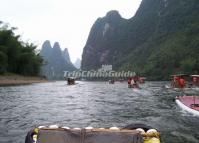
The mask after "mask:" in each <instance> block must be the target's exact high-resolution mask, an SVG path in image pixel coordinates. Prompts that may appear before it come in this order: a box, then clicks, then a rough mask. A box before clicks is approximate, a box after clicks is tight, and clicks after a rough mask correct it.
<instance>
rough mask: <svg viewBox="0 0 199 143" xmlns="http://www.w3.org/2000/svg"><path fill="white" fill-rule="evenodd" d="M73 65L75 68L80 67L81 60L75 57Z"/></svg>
mask: <svg viewBox="0 0 199 143" xmlns="http://www.w3.org/2000/svg"><path fill="white" fill-rule="evenodd" d="M74 66H75V67H76V68H77V69H80V67H81V60H80V59H79V58H77V59H76V61H75V63H74Z"/></svg>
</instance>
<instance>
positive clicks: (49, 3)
mask: <svg viewBox="0 0 199 143" xmlns="http://www.w3.org/2000/svg"><path fill="white" fill-rule="evenodd" d="M140 2H141V0H0V4H1V5H0V20H1V21H4V22H8V23H9V24H10V25H11V26H13V27H17V28H18V30H17V31H16V32H17V34H20V35H22V39H23V40H24V41H29V42H33V43H35V44H36V45H38V48H39V49H40V48H41V46H42V43H43V42H44V41H45V40H47V39H48V40H50V41H51V45H53V44H54V42H55V41H58V42H59V43H60V46H61V48H62V49H63V48H68V50H69V54H70V57H71V60H72V62H74V61H75V60H76V58H81V54H82V51H83V47H84V45H85V43H86V40H87V38H88V34H89V32H90V28H91V27H92V25H93V23H94V22H95V20H96V19H97V18H98V17H103V16H105V15H106V13H107V12H108V11H110V10H118V11H119V13H120V14H121V16H122V17H123V18H127V19H128V18H131V17H133V15H134V14H135V12H136V10H137V9H138V7H139V5H140Z"/></svg>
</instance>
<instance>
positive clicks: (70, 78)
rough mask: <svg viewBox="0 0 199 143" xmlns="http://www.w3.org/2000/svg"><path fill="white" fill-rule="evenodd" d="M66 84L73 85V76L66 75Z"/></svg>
mask: <svg viewBox="0 0 199 143" xmlns="http://www.w3.org/2000/svg"><path fill="white" fill-rule="evenodd" d="M67 84H68V85H75V78H74V77H68V78H67Z"/></svg>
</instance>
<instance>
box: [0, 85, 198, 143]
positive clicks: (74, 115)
mask: <svg viewBox="0 0 199 143" xmlns="http://www.w3.org/2000/svg"><path fill="white" fill-rule="evenodd" d="M164 84H165V83H164V82H148V83H146V84H145V85H143V86H142V89H141V90H133V89H128V88H127V85H126V83H116V84H108V83H106V82H79V84H77V85H73V86H67V85H66V82H64V81H59V82H50V83H41V84H33V85H26V86H13V87H0V142H1V143H4V142H5V143H7V142H9V143H11V142H15V143H23V142H24V139H25V136H26V133H27V132H28V131H29V130H30V129H31V128H32V127H35V126H38V125H51V124H58V125H66V126H69V127H86V126H93V127H110V126H119V127H123V126H125V125H127V124H130V123H144V124H148V125H151V126H154V127H155V128H158V129H159V130H160V131H161V137H162V142H163V143H183V142H189V143H198V142H199V132H198V131H199V117H194V116H192V115H190V114H188V113H186V112H184V111H182V110H181V109H180V108H179V107H178V106H177V105H176V104H175V102H174V101H173V99H174V97H175V96H176V95H178V94H179V93H178V92H175V91H171V90H166V89H164V88H163V86H164ZM192 92H193V91H192ZM197 92H198V93H199V91H197ZM196 94H197V93H196Z"/></svg>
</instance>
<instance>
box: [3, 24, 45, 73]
mask: <svg viewBox="0 0 199 143" xmlns="http://www.w3.org/2000/svg"><path fill="white" fill-rule="evenodd" d="M15 29H16V28H13V27H12V28H9V26H8V25H6V24H4V23H3V22H0V74H5V73H15V74H19V75H26V76H37V75H39V73H40V67H41V65H42V58H41V57H40V56H39V55H38V54H37V53H36V51H35V49H36V46H35V45H33V44H32V43H24V42H23V41H21V40H20V36H19V35H15V34H14V30H15Z"/></svg>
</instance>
